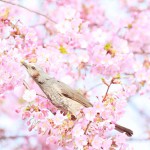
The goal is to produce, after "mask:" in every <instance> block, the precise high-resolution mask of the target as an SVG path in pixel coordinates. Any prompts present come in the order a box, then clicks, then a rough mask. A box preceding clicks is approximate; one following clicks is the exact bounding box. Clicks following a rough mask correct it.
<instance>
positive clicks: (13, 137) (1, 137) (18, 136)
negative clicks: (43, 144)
mask: <svg viewBox="0 0 150 150" xmlns="http://www.w3.org/2000/svg"><path fill="white" fill-rule="evenodd" d="M31 136H34V135H30V136H29V135H16V136H0V140H4V139H16V138H29V137H31Z"/></svg>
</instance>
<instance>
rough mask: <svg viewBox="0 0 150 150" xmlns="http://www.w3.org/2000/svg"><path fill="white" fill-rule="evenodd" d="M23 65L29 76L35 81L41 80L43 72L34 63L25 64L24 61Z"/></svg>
mask: <svg viewBox="0 0 150 150" xmlns="http://www.w3.org/2000/svg"><path fill="white" fill-rule="evenodd" d="M21 63H22V65H23V66H25V67H26V69H27V71H28V73H29V75H30V76H31V77H32V78H33V79H34V80H37V79H38V78H39V76H40V75H41V72H43V70H42V69H41V68H40V67H39V66H37V65H36V64H34V63H27V62H24V61H22V62H21Z"/></svg>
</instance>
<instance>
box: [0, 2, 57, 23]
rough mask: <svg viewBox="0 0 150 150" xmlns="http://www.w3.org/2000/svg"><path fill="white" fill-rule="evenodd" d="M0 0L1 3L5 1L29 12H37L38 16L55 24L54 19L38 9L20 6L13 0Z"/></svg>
mask: <svg viewBox="0 0 150 150" xmlns="http://www.w3.org/2000/svg"><path fill="white" fill-rule="evenodd" d="M0 1H1V2H3V3H7V4H10V5H14V6H18V7H20V8H23V9H25V10H27V11H29V12H32V13H35V14H37V15H39V16H42V17H44V18H46V19H47V20H49V21H51V22H53V23H55V24H56V22H55V21H54V20H52V19H50V18H49V17H48V16H47V15H44V14H42V13H40V12H38V11H35V10H31V9H29V8H27V7H25V6H22V5H20V4H16V3H13V2H8V1H5V0H0Z"/></svg>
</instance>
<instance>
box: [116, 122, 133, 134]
mask: <svg viewBox="0 0 150 150" xmlns="http://www.w3.org/2000/svg"><path fill="white" fill-rule="evenodd" d="M115 129H116V130H117V131H119V132H121V133H124V132H125V133H126V135H127V136H129V137H131V136H132V135H133V131H132V130H130V129H128V128H125V127H123V126H121V125H118V124H115Z"/></svg>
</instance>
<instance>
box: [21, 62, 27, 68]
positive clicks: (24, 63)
mask: <svg viewBox="0 0 150 150" xmlns="http://www.w3.org/2000/svg"><path fill="white" fill-rule="evenodd" d="M21 64H22V65H24V66H25V67H26V68H27V69H28V64H27V63H26V62H25V61H21Z"/></svg>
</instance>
